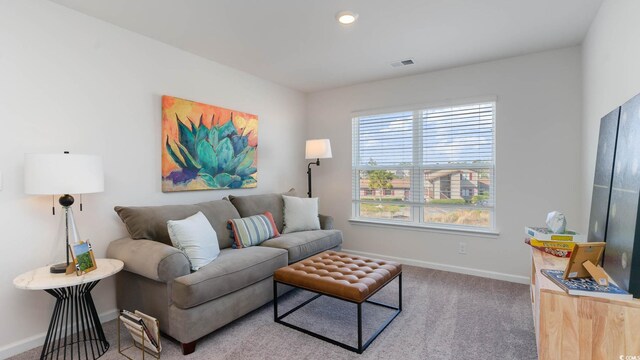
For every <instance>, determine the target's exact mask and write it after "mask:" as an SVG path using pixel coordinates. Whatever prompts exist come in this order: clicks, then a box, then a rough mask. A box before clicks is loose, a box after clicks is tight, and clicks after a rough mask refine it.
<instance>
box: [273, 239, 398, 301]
mask: <svg viewBox="0 0 640 360" xmlns="http://www.w3.org/2000/svg"><path fill="white" fill-rule="evenodd" d="M400 272H402V265H400V264H398V263H396V262H393V261H385V260H375V259H369V258H366V257H362V256H355V255H349V254H345V253H343V252H337V251H325V252H323V253H320V254H318V255H315V256H312V257H310V258H307V259H305V260H302V261H299V262H297V263H295V264H291V265H289V266H287V267H283V268H280V269H278V270H276V272H275V273H274V274H273V278H274V280H276V281H278V282H281V283H285V284H289V285H293V286H296V287H300V288H303V289H307V290H311V291H315V292H318V293H321V294H326V295H331V296H335V297H338V298H341V299H344V300H348V301H353V302H358V303H361V302H363V301H365V300H366V299H367V298H368V297H369V296H371V295H372V294H373V293H375V292H376V291H377V290H378V289H380V288H381V287H383V286H384V285H385V284H386V283H387V282H389V281H390V280H391V279H393V278H394V277H395V276H396V275H397V274H399V273H400Z"/></svg>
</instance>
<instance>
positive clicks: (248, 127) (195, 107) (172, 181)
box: [162, 95, 258, 192]
mask: <svg viewBox="0 0 640 360" xmlns="http://www.w3.org/2000/svg"><path fill="white" fill-rule="evenodd" d="M162 142H163V144H162V191H163V192H171V191H190V190H212V189H237V188H253V187H256V186H257V183H258V165H257V164H258V117H257V116H256V115H251V114H247V113H243V112H239V111H235V110H229V109H225V108H221V107H217V106H213V105H207V104H202V103H198V102H194V101H189V100H184V99H179V98H175V97H172V96H166V95H165V96H163V97H162Z"/></svg>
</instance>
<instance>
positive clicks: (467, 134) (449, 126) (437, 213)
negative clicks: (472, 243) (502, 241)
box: [352, 102, 495, 230]
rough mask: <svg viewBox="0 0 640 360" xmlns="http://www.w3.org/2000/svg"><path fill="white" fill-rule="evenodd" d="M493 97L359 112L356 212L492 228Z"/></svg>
mask: <svg viewBox="0 0 640 360" xmlns="http://www.w3.org/2000/svg"><path fill="white" fill-rule="evenodd" d="M494 114H495V103H494V102H485V103H476V104H467V105H457V106H447V107H433V108H422V109H416V110H411V111H403V112H395V113H381V114H374V115H366V116H358V117H355V118H353V130H352V131H353V166H352V168H353V217H354V218H355V219H365V220H366V219H371V220H379V221H385V222H394V223H398V224H411V225H424V226H429V225H437V226H440V227H442V226H444V227H451V228H480V229H484V230H490V229H493V228H494V227H495V226H494V224H495V216H494V209H495V200H494V194H495V184H494V182H493V179H494V173H495V150H494V148H495V146H494V145H495V144H494V141H495V137H494V125H495V116H494Z"/></svg>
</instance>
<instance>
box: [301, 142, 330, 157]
mask: <svg viewBox="0 0 640 360" xmlns="http://www.w3.org/2000/svg"><path fill="white" fill-rule="evenodd" d="M305 158H307V159H330V158H331V142H330V141H329V139H313V140H307V146H306V149H305Z"/></svg>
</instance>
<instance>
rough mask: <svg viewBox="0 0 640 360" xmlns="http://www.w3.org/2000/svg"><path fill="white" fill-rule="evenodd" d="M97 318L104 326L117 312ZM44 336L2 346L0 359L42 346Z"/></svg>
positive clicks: (113, 311)
mask: <svg viewBox="0 0 640 360" xmlns="http://www.w3.org/2000/svg"><path fill="white" fill-rule="evenodd" d="M99 316H100V322H101V323H103V324H104V323H105V322H107V321H111V320H114V319H115V318H117V316H118V310H116V309H113V310H109V311H106V312H104V313H102V314H100V315H99ZM46 336H47V333H46V332H43V333H40V334H36V335H33V336H30V337H28V338H26V339H23V340H19V341H16V342H13V343H11V344H8V345H5V346H2V347H0V359H6V358H8V357H10V356H14V355H18V354H20V353H23V352H25V351H27V350H31V349H33V348H36V347H38V346H41V345H42V344H44V338H45V337H46Z"/></svg>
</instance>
